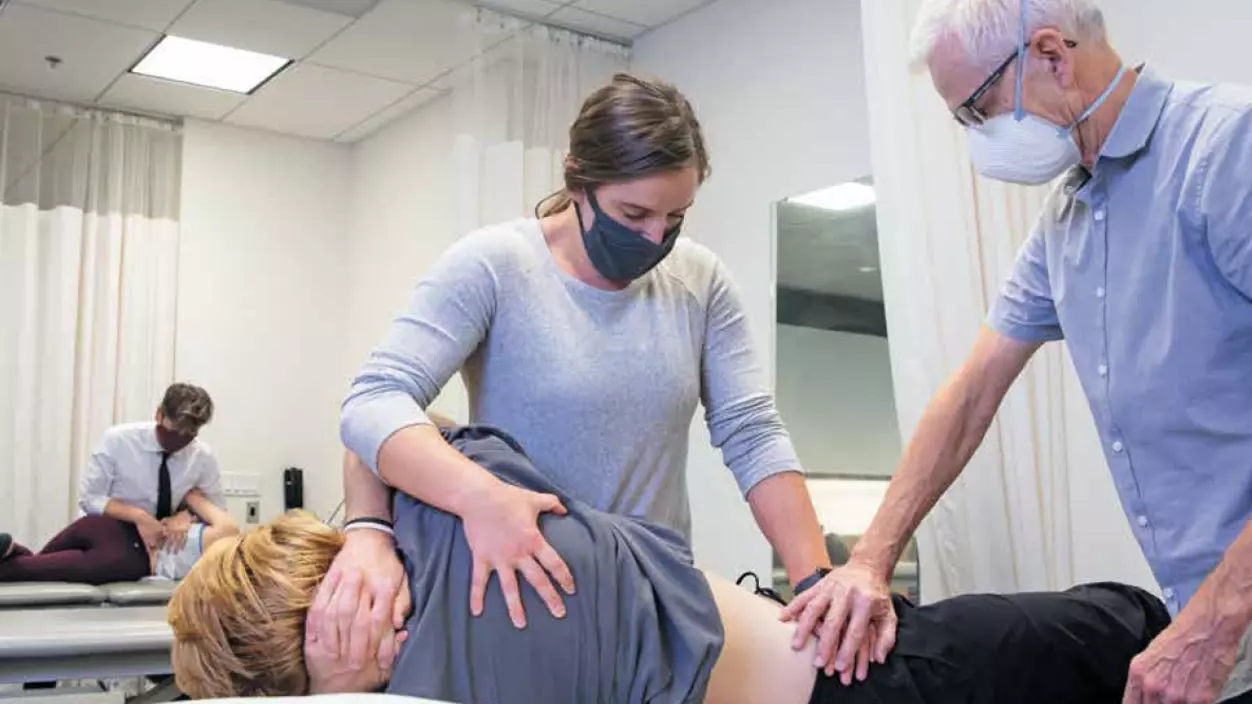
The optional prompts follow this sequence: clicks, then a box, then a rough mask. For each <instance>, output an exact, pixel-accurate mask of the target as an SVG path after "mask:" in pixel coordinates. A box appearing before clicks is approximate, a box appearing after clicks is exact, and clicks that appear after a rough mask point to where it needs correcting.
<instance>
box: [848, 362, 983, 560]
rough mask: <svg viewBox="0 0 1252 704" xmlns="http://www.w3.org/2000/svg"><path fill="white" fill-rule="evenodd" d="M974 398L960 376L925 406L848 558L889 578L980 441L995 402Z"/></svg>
mask: <svg viewBox="0 0 1252 704" xmlns="http://www.w3.org/2000/svg"><path fill="white" fill-rule="evenodd" d="M978 405H979V404H978V403H977V400H976V399H975V398H974V396H973V395H972V393H971V392H970V391H969V389H968V388H967V385H966V384H965V383H964V382H963V381H962V380H961V378H960V377H958V378H956V379H954V380H953V382H952V383H950V384H949V385H948V386H947V387H945V388H944V389H943V390H942V391H940V392H939V394H937V395H936V396H935V398H934V400H932V401H931V403H930V405H929V406H928V407H927V409H926V412H925V414H924V415H923V416H922V420H921V422H920V423H919V424H918V426H917V431H916V432H915V433H914V435H913V439H912V441H910V442H909V444H908V447H907V448H905V451H904V457H903V459H902V460H901V462H900V465H899V467H898V468H897V469H896V472H895V474H894V475H893V476H892V479H891V483H890V485H889V486H888V487H887V495H886V496H885V497H884V498H883V503H882V506H881V507H880V508H879V509H878V512H877V513H876V514H875V515H874V520H873V521H872V522H871V523H870V526H869V528H868V529H867V530H866V531H865V534H864V535H863V536H862V537H861V539H860V540H858V541H857V544H856V546H855V547H854V548H853V550H852V559H853V560H855V561H857V562H859V563H861V564H865V565H869V566H870V567H871V568H872V569H874V570H875V571H877V572H878V573H879V574H881V575H883V576H884V577H889V576H890V575H891V573H892V572H893V571H894V569H895V565H896V562H898V561H899V559H900V555H901V554H902V553H903V552H904V548H905V546H906V545H907V544H908V541H909V538H910V537H911V536H912V535H913V533H914V531H916V530H917V526H918V525H919V524H920V523H921V522H922V519H923V518H925V516H926V514H927V513H929V512H930V510H931V509H932V508H934V506H935V503H936V502H937V501H938V500H939V497H940V496H942V495H943V493H944V492H945V491H947V489H948V487H949V486H951V485H952V482H953V481H954V480H955V479H956V477H957V476H958V475H959V474H960V473H961V470H962V469H964V468H965V465H966V464H967V463H968V462H969V460H970V458H971V457H972V456H973V454H974V451H975V450H976V449H977V448H978V445H979V444H980V443H981V442H982V439H983V436H984V435H985V434H986V432H987V428H988V427H989V426H990V425H991V419H992V418H993V417H994V416H995V409H996V407H997V406H998V399H996V403H992V404H983V405H989V406H990V407H989V408H986V407H984V408H979V407H978Z"/></svg>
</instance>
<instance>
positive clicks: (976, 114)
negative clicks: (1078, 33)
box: [952, 39, 1078, 127]
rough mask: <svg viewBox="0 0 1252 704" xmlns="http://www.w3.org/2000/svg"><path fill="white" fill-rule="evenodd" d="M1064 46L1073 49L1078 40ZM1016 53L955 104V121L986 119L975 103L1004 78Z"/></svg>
mask: <svg viewBox="0 0 1252 704" xmlns="http://www.w3.org/2000/svg"><path fill="white" fill-rule="evenodd" d="M1065 46H1067V47H1069V48H1070V49H1073V48H1074V47H1076V46H1078V42H1075V41H1072V40H1070V39H1066V40H1065ZM1017 53H1018V52H1016V51H1015V52H1013V53H1012V54H1010V55H1009V58H1007V59H1005V60H1004V63H1002V64H1000V67H999V68H997V69H996V70H995V71H992V72H991V75H990V76H987V80H985V81H983V82H982V85H980V86H978V90H976V91H974V93H973V94H972V95H970V96H969V98H966V100H965V102H963V103H961V104H960V105H958V106H956V109H955V110H953V111H952V116H953V117H955V118H956V121H957V122H959V123H961V126H962V127H978V126H980V125H982V124H984V123H985V122H986V121H987V113H985V112H983V110H982V108H980V107H978V106H977V104H978V102H979V101H981V100H982V99H983V96H985V95H987V93H988V92H989V91H990V90H991V89H992V88H995V87H996V84H997V83H999V82H1000V79H1001V78H1004V73H1005V72H1006V71H1008V70H1009V66H1012V65H1013V59H1016V58H1017Z"/></svg>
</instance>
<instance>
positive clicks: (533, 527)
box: [461, 482, 574, 628]
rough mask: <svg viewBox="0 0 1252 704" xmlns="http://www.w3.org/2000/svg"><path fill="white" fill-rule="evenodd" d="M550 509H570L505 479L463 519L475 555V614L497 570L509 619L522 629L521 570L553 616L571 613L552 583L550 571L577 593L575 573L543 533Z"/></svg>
mask: <svg viewBox="0 0 1252 704" xmlns="http://www.w3.org/2000/svg"><path fill="white" fill-rule="evenodd" d="M546 512H552V513H556V514H559V515H564V514H565V507H564V506H563V505H561V501H560V499H558V498H557V497H555V496H553V495H551V494H537V493H535V492H533V491H527V490H526V489H521V488H518V487H516V486H513V485H512V484H505V483H503V482H502V483H499V484H497V485H496V486H494V487H493V488H492V489H490V490H488V491H486V492H483V493H482V495H481V498H480V499H479V500H478V501H476V502H474V503H473V504H472V505H471V506H470V507H469V508H468V509H466V510H465V512H464V514H463V515H462V516H461V520H462V521H463V522H464V523H465V537H466V539H467V540H468V541H469V546H470V551H471V552H472V553H473V555H474V575H473V581H472V582H471V583H470V613H472V614H473V615H475V616H479V615H481V614H482V612H483V601H484V595H485V594H486V592H487V580H488V579H489V578H490V577H491V573H492V572H495V573H496V575H498V576H499V578H500V590H501V591H503V592H504V601H505V603H506V605H507V606H508V609H509V618H510V619H511V620H512V621H513V625H514V626H516V627H517V628H525V627H526V613H525V611H524V609H523V608H522V598H521V593H520V592H519V591H518V585H517V573H518V572H521V573H522V576H523V577H525V578H526V581H527V582H529V583H530V586H532V587H534V588H535V591H536V592H538V593H539V596H540V598H542V599H543V601H544V603H545V604H547V606H548V610H549V611H551V612H552V615H553V616H554V617H556V618H564V617H565V603H564V602H563V601H562V599H561V596H560V594H558V593H557V591H556V588H555V587H553V586H552V580H551V579H549V575H551V576H552V577H554V578H555V579H556V581H557V583H558V584H560V585H561V588H562V589H564V590H565V593H566V594H573V593H574V577H573V576H572V575H571V574H570V571H569V567H567V566H566V565H565V561H564V560H562V559H561V556H560V555H558V554H557V553H556V550H553V549H552V546H551V545H549V544H548V541H547V540H545V539H544V537H543V534H542V533H540V532H539V514H541V513H546Z"/></svg>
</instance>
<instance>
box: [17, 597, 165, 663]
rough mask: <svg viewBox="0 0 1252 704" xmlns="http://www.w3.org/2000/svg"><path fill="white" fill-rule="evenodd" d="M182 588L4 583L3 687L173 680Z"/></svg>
mask: <svg viewBox="0 0 1252 704" xmlns="http://www.w3.org/2000/svg"><path fill="white" fill-rule="evenodd" d="M175 586H176V585H175V583H173V582H159V581H151V582H135V583H125V584H108V585H104V586H101V587H93V586H89V585H85V584H61V583H35V582H32V583H18V584H0V683H13V682H17V683H24V682H49V681H54V680H56V681H60V680H77V679H109V678H115V677H131V676H142V675H157V676H160V675H169V674H171V673H172V671H173V669H172V667H171V666H170V646H171V645H172V643H173V640H174V636H173V632H172V631H171V630H170V627H169V624H168V623H167V622H166V616H165V604H166V602H168V601H169V598H170V595H171V594H173V591H174V587H175Z"/></svg>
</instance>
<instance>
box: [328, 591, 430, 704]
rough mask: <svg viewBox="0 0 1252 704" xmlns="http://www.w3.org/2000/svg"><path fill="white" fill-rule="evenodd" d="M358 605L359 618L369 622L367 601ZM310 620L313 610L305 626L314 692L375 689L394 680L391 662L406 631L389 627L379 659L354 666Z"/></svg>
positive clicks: (385, 631)
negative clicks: (333, 647)
mask: <svg viewBox="0 0 1252 704" xmlns="http://www.w3.org/2000/svg"><path fill="white" fill-rule="evenodd" d="M357 608H358V611H357V613H356V615H355V617H356V619H358V620H360V621H362V622H367V621H369V620H370V611H369V607H368V606H367V605H366V603H365V602H364V601H361V602H360V603H359V604H358V606H357ZM311 619H312V612H311V611H310V617H309V620H306V622H305V627H304V662H305V665H306V666H307V668H308V671H309V689H310V693H311V694H338V693H350V692H372V691H374V690H377V689H378V688H379V687H382V686H383V685H385V684H387V682H388V681H390V680H391V672H392V665H393V663H394V662H395V658H396V654H397V653H399V652H400V646H401V645H403V644H404V641H405V639H406V638H407V637H408V634H407V633H406V632H404V631H399V632H396V631H395V630H393V629H392V628H391V627H390V626H388V627H387V628H386V629H384V631H383V634H382V639H381V641H380V642H379V644H378V658H377V662H375V661H373V660H366V661H365V663H364V666H363V667H352V666H351V664H350V663H349V662H348V661H347V660H346V659H345V658H341V657H339V653H338V652H336V651H333V650H331V649H329V648H328V647H327V642H326V641H325V640H320V639H319V638H318V637H317V635H316V634H317V627H316V625H315V624H314V623H313V622H312V620H311Z"/></svg>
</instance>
